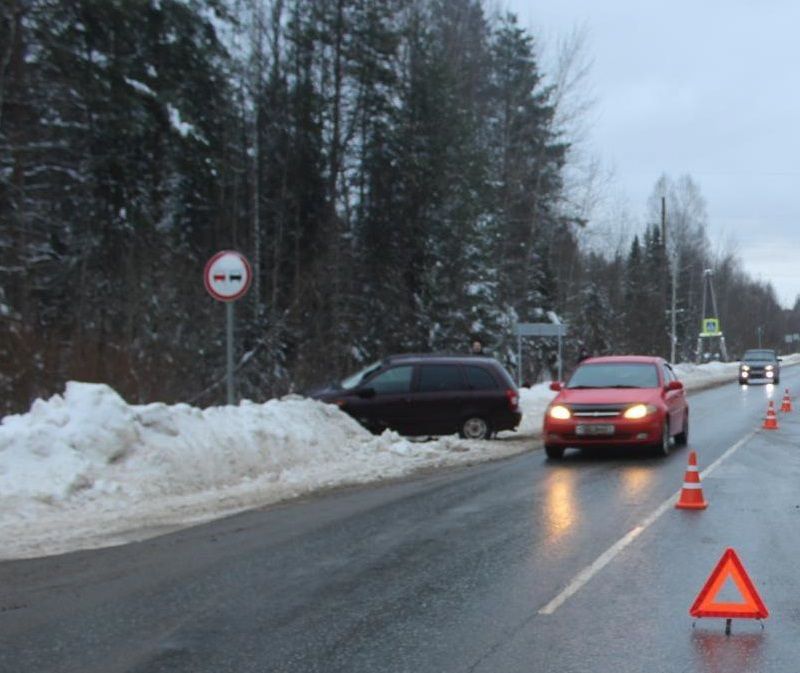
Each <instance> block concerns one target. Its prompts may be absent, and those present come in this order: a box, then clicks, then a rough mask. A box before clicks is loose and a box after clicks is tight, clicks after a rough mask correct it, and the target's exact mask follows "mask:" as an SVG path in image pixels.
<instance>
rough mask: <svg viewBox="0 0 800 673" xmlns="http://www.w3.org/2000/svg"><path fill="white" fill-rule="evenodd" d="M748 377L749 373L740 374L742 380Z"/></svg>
mask: <svg viewBox="0 0 800 673" xmlns="http://www.w3.org/2000/svg"><path fill="white" fill-rule="evenodd" d="M749 376H750V374H749V373H747V372H742V378H743V379H746V378H747V377H749Z"/></svg>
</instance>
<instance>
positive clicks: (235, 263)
mask: <svg viewBox="0 0 800 673" xmlns="http://www.w3.org/2000/svg"><path fill="white" fill-rule="evenodd" d="M252 280H253V272H252V270H251V269H250V262H248V261H247V258H246V257H245V256H244V255H242V254H241V253H238V252H236V251H235V250H223V251H221V252H218V253H217V254H216V255H214V256H213V257H212V258H211V259H209V260H208V262H207V263H206V268H205V272H204V274H203V281H204V283H205V286H206V290H208V293H209V294H210V295H211V296H212V297H214V299H216V300H217V301H236V300H237V299H240V298H241V297H243V296H244V295H245V293H246V292H247V290H248V289H249V288H250V283H251V282H252Z"/></svg>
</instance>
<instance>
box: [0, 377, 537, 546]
mask: <svg viewBox="0 0 800 673" xmlns="http://www.w3.org/2000/svg"><path fill="white" fill-rule="evenodd" d="M524 448H526V447H524V446H521V445H520V442H513V441H498V442H479V441H465V440H459V439H458V438H456V437H444V438H441V439H438V440H435V441H425V442H416V441H411V440H408V439H404V438H402V437H400V436H398V435H397V434H395V433H392V432H385V433H384V434H383V435H381V436H379V437H376V436H373V435H372V434H370V433H369V432H367V431H366V430H364V429H363V428H362V427H361V426H360V425H359V424H358V423H357V422H356V421H354V420H353V419H351V418H350V417H349V416H347V415H346V414H344V413H343V412H341V411H340V410H339V409H338V408H336V407H334V406H331V405H326V404H322V403H320V402H316V401H313V400H307V399H303V398H299V397H290V398H285V399H282V400H271V401H269V402H266V403H265V404H254V403H252V402H242V403H241V404H240V405H239V406H236V407H233V406H231V407H212V408H209V409H205V410H200V409H197V408H194V407H190V406H188V405H185V404H178V405H172V406H168V405H165V404H150V405H144V406H134V405H128V404H126V403H125V401H124V400H123V399H122V398H121V397H119V395H117V394H116V393H115V392H114V391H113V390H112V389H111V388H109V387H108V386H105V385H99V384H87V383H75V382H70V383H68V384H67V387H66V391H65V393H64V395H63V396H61V395H56V396H54V397H52V398H50V399H49V400H46V401H45V400H37V401H36V402H35V403H34V404H33V406H32V408H31V410H30V412H29V413H27V414H22V415H17V416H9V417H6V418H5V419H3V423H2V425H0V541H1V542H2V544H1V545H0V557H2V558H11V557H21V556H35V555H41V554H48V553H56V552H60V551H67V550H72V549H78V548H83V547H93V546H103V545H108V544H115V543H120V542H124V541H128V540H131V539H140V538H143V537H147V536H148V535H153V534H155V533H157V532H162V531H163V530H168V529H170V528H175V527H181V526H185V525H189V524H193V523H198V522H201V521H205V520H209V519H212V518H216V517H219V516H223V515H225V514H229V513H232V512H235V511H239V510H241V509H245V508H249V507H254V506H260V505H265V504H269V503H273V502H276V501H279V500H283V499H286V498H291V497H295V496H298V495H302V494H306V493H310V492H314V491H318V490H320V489H324V488H329V487H335V486H341V485H344V484H355V483H362V482H369V481H377V480H380V479H387V478H394V477H401V476H404V475H408V474H411V473H413V472H415V471H418V470H421V469H427V468H436V467H442V466H451V465H462V464H469V463H474V462H478V461H485V460H489V459H492V458H497V457H502V456H506V455H511V454H513V453H518V452H519V451H521V450H524Z"/></svg>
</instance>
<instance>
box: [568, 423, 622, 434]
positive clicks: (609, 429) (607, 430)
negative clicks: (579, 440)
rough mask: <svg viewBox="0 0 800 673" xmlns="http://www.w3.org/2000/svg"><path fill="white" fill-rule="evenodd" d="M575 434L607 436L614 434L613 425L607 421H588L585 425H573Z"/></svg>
mask: <svg viewBox="0 0 800 673" xmlns="http://www.w3.org/2000/svg"><path fill="white" fill-rule="evenodd" d="M575 434H576V435H580V436H582V437H584V436H587V435H588V436H591V437H597V436H601V437H607V436H608V435H613V434H614V426H613V425H611V424H607V423H590V424H587V425H578V426H576V427H575Z"/></svg>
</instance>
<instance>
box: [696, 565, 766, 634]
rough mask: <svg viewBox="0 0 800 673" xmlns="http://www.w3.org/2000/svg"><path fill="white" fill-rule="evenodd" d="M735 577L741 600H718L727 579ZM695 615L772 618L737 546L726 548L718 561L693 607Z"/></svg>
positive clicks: (728, 617) (734, 580) (729, 617)
mask: <svg viewBox="0 0 800 673" xmlns="http://www.w3.org/2000/svg"><path fill="white" fill-rule="evenodd" d="M728 579H731V580H733V583H734V584H735V585H736V588H737V589H738V590H739V593H740V594H741V595H742V602H741V603H717V602H716V599H717V596H718V595H719V593H720V591H721V589H722V587H723V586H725V582H727V581H728ZM689 614H690V615H691V616H692V617H723V618H725V619H731V618H734V617H735V618H738V619H766V618H767V617H769V611H768V610H767V606H766V605H764V601H762V600H761V596H759V595H758V591H756V588H755V586H754V585H753V582H752V581H751V579H750V577H749V576H748V574H747V571H746V570H745V569H744V566H743V565H742V562H741V561H740V560H739V557H738V556H737V555H736V552H735V551H733V549H726V550H725V553H724V554H723V555H722V558H721V559H720V560H719V563H717V567H716V568H714V570H713V571H712V573H711V575H710V576H709V578H708V579H707V580H706V584H705V586H704V587H703V588H702V589H701V590H700V593H699V594H698V595H697V598H696V599H695V601H694V604H693V605H692V607H691V608H690V609H689Z"/></svg>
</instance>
